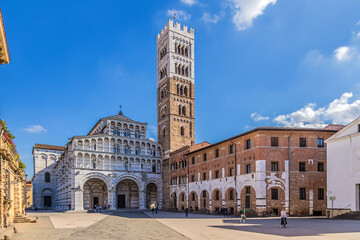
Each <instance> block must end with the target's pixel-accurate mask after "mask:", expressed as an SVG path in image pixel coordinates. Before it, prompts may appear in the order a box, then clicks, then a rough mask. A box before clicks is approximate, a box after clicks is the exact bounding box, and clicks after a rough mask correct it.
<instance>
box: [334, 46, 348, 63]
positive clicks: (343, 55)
mask: <svg viewBox="0 0 360 240" xmlns="http://www.w3.org/2000/svg"><path fill="white" fill-rule="evenodd" d="M334 57H335V58H336V59H337V60H339V61H342V60H346V59H349V58H350V48H349V47H348V46H342V47H339V48H337V49H335V51H334Z"/></svg>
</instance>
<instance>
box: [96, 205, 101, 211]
mask: <svg viewBox="0 0 360 240" xmlns="http://www.w3.org/2000/svg"><path fill="white" fill-rule="evenodd" d="M101 209H102V206H101V204H99V205H98V204H95V211H96V212H101Z"/></svg>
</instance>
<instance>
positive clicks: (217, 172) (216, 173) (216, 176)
mask: <svg viewBox="0 0 360 240" xmlns="http://www.w3.org/2000/svg"><path fill="white" fill-rule="evenodd" d="M215 178H219V170H216V171H215Z"/></svg>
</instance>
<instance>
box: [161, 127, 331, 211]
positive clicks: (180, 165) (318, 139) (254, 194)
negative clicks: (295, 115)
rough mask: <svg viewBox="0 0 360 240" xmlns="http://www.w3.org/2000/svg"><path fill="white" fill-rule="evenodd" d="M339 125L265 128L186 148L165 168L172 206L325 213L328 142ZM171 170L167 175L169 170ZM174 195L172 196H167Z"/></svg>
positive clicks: (173, 155) (169, 161) (195, 208)
mask: <svg viewBox="0 0 360 240" xmlns="http://www.w3.org/2000/svg"><path fill="white" fill-rule="evenodd" d="M337 130H338V128H335V129H334V128H329V127H327V128H325V129H311V128H286V127H260V128H255V129H253V130H251V131H248V132H245V133H242V134H240V135H237V136H234V137H231V138H229V139H226V140H223V141H221V142H218V143H215V144H208V143H207V144H206V143H205V144H204V143H203V144H200V145H194V147H189V146H186V147H183V148H181V149H179V150H177V151H173V152H172V153H171V154H170V158H169V160H168V162H167V163H165V164H167V166H165V165H164V166H163V167H164V175H167V176H168V179H164V186H166V185H167V184H166V182H168V183H169V185H170V186H169V189H167V190H168V191H167V192H168V194H165V193H164V197H165V199H164V200H165V201H167V202H168V207H169V208H178V209H184V208H186V206H189V207H191V208H193V209H194V210H201V209H207V210H210V211H215V210H216V209H221V208H222V207H226V208H228V209H229V210H230V211H234V212H237V211H239V209H241V208H242V207H245V208H246V209H248V210H249V211H253V212H254V213H257V214H260V215H261V214H262V213H263V212H264V211H269V210H270V209H273V210H274V211H275V212H280V211H281V210H283V209H285V210H286V211H287V212H289V213H290V214H291V215H324V214H325V210H326V144H325V142H324V140H326V139H327V138H329V137H330V136H332V135H333V134H334V133H336V132H337ZM166 169H167V170H168V174H165V170H166ZM166 196H169V197H170V199H166Z"/></svg>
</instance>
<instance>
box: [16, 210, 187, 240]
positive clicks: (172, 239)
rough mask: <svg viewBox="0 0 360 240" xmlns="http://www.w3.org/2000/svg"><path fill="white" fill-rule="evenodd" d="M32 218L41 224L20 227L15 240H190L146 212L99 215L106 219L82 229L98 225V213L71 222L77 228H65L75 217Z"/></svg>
mask: <svg viewBox="0 0 360 240" xmlns="http://www.w3.org/2000/svg"><path fill="white" fill-rule="evenodd" d="M31 215H37V216H38V221H37V223H31V224H30V223H28V224H16V226H15V227H16V228H17V230H18V233H17V234H15V235H14V237H13V238H12V239H13V240H42V239H46V240H55V239H56V240H60V239H61V240H70V239H71V240H95V239H101V240H107V239H109V240H117V239H121V240H130V239H131V240H137V239H139V240H151V239H159V240H167V239H169V240H188V238H186V237H184V236H183V235H182V234H180V233H178V232H176V231H174V230H172V229H171V228H169V227H166V226H165V225H163V224H161V223H160V222H159V221H157V220H155V219H152V218H150V217H149V216H147V215H146V214H144V213H143V212H115V213H113V215H109V214H103V215H102V214H100V213H98V215H102V219H100V220H98V221H97V222H95V223H93V224H92V225H90V226H88V227H80V226H83V224H80V223H79V221H80V220H82V221H86V219H92V220H90V222H91V221H94V219H95V218H94V215H96V213H81V214H80V215H79V216H77V217H76V220H71V221H72V222H75V226H76V227H72V226H68V225H66V224H65V223H66V221H68V220H69V218H68V217H69V215H71V216H74V214H64V213H51V212H47V213H35V214H31ZM95 217H96V216H95ZM54 218H55V219H57V221H58V222H61V224H59V223H57V224H58V225H57V226H58V227H59V226H64V227H65V228H56V227H55V226H54V225H53V222H52V219H54ZM55 222H56V221H55Z"/></svg>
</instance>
